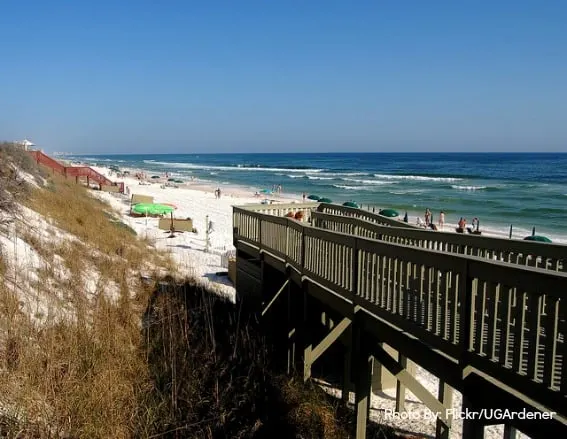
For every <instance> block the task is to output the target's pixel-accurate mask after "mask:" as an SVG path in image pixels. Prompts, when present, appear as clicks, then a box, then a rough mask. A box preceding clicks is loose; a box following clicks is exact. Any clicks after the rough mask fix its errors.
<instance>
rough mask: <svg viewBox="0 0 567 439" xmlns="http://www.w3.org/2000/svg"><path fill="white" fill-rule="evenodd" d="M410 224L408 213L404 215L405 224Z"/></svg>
mask: <svg viewBox="0 0 567 439" xmlns="http://www.w3.org/2000/svg"><path fill="white" fill-rule="evenodd" d="M407 222H408V213H407V212H406V214H405V215H404V223H407Z"/></svg>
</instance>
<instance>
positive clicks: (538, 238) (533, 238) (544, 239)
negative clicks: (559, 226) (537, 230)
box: [524, 235, 553, 242]
mask: <svg viewBox="0 0 567 439" xmlns="http://www.w3.org/2000/svg"><path fill="white" fill-rule="evenodd" d="M524 241H536V242H553V241H552V240H551V239H549V238H548V237H547V236H541V235H531V236H526V237H525V238H524Z"/></svg>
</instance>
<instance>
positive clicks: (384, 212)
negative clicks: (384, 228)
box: [378, 209, 400, 218]
mask: <svg viewBox="0 0 567 439" xmlns="http://www.w3.org/2000/svg"><path fill="white" fill-rule="evenodd" d="M378 213H379V214H380V215H382V216H387V217H389V218H395V217H397V216H400V214H399V213H398V211H397V210H394V209H382V210H381V211H380V212H378Z"/></svg>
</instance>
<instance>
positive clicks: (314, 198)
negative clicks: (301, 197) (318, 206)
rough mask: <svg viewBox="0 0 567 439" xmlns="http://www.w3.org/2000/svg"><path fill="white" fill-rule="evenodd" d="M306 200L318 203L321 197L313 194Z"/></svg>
mask: <svg viewBox="0 0 567 439" xmlns="http://www.w3.org/2000/svg"><path fill="white" fill-rule="evenodd" d="M307 198H308V199H310V200H315V201H319V200H320V199H321V197H320V196H319V195H314V194H313V195H309V196H308V197H307Z"/></svg>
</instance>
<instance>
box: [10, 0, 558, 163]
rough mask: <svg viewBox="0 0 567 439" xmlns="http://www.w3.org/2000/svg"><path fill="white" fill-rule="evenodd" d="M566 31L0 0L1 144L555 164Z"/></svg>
mask: <svg viewBox="0 0 567 439" xmlns="http://www.w3.org/2000/svg"><path fill="white" fill-rule="evenodd" d="M565 23H567V2H565V1H555V0H540V1H522V0H517V1H506V0H501V1H483V0H481V1H458V0H452V1H447V0H443V1H442V0H439V1H436V0H431V1H421V0H414V1H410V0H406V1H403V0H401V1H400V0H398V1H394V0H390V1H385V0H383V1H379V0H374V1H351V2H349V1H315V0H311V1H308V0H303V1H300V0H288V1H267V0H265V1H246V0H238V1H214V0H210V1H206V2H204V1H199V2H197V1H191V0H185V1H165V0H164V1H162V2H158V1H149V0H136V1H134V0H132V1H126V0H124V1H107V0H98V1H90V0H84V1H74V0H69V1H58V0H50V1H45V0H28V1H22V0H18V1H13V0H4V1H2V4H1V5H0V54H1V56H2V59H1V61H0V62H1V67H0V102H1V103H2V105H1V106H0V138H3V139H8V140H13V139H21V138H24V137H29V138H30V139H32V140H33V141H35V142H36V143H38V145H39V146H42V147H43V148H45V149H46V150H47V151H72V152H89V153H120V152H124V153H135V152H139V153H167V152H172V153H173V152H177V153H183V152H187V153H191V152H292V151H305V152H308V151H310V152H319V151H562V152H567V26H566V25H565Z"/></svg>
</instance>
